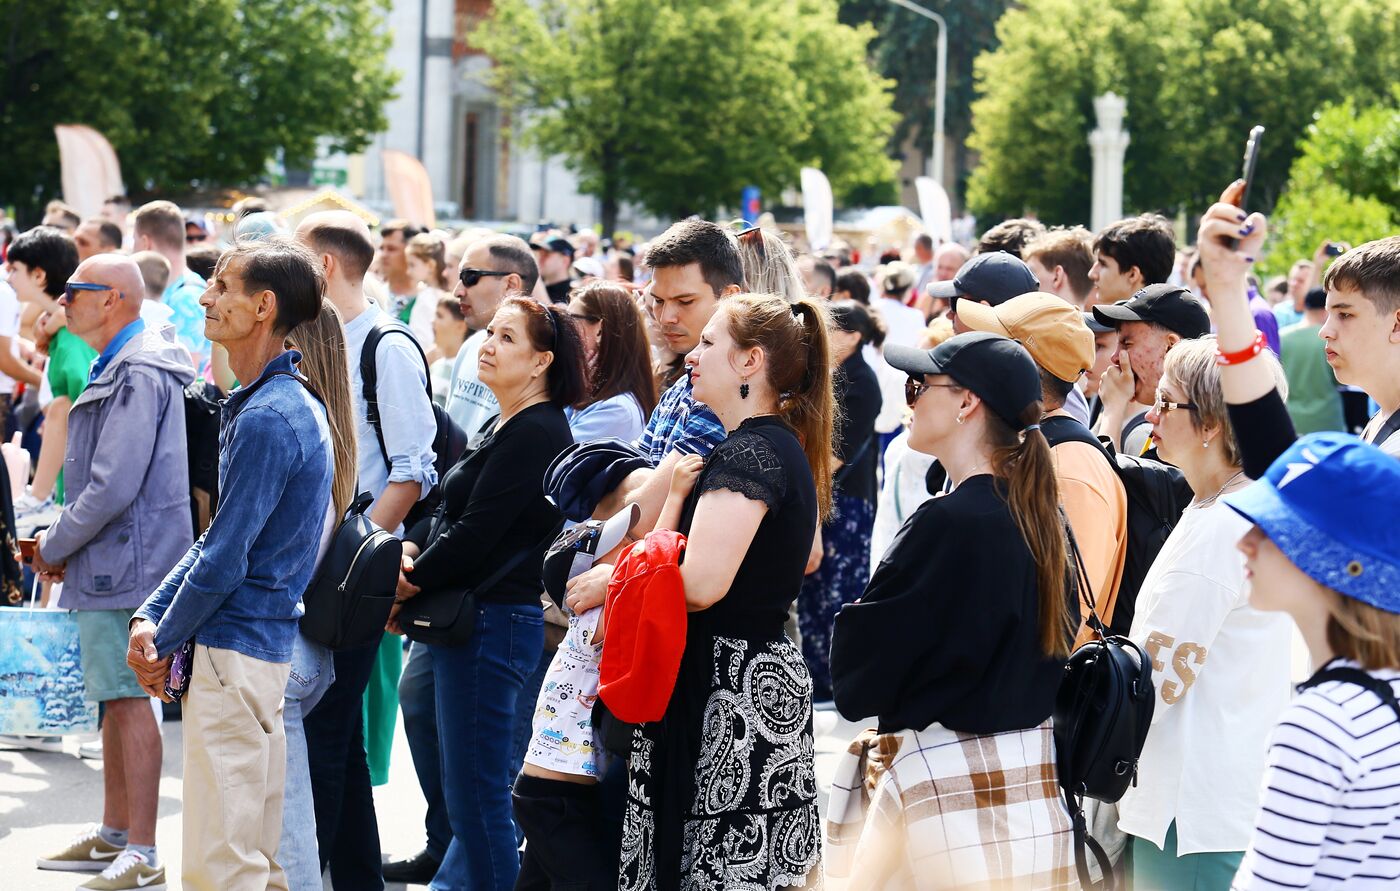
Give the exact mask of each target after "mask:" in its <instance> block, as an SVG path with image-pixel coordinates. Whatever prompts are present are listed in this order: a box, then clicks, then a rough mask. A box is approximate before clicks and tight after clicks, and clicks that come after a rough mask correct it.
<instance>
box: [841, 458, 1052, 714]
mask: <svg viewBox="0 0 1400 891" xmlns="http://www.w3.org/2000/svg"><path fill="white" fill-rule="evenodd" d="M1005 492H1006V486H1005V483H1004V482H1000V481H997V480H995V479H994V478H993V477H992V476H991V475H989V474H983V475H980V476H974V477H971V478H969V479H967V480H965V481H964V482H963V483H962V485H960V486H958V488H957V489H955V490H954V491H952V492H951V493H949V494H947V495H944V496H942V497H940V498H934V499H933V500H932V501H927V502H925V503H924V504H922V505H920V506H919V508H918V510H916V511H915V512H914V514H913V515H912V516H910V517H909V519H908V521H906V522H905V524H904V526H903V528H901V529H900V530H899V534H898V535H897V536H896V537H895V540H894V542H893V543H892V544H891V545H890V548H889V551H888V552H887V553H886V555H885V559H884V560H883V561H881V563H880V565H879V567H878V568H877V569H876V570H875V575H874V576H873V577H872V578H871V579H870V585H869V586H868V587H867V588H866V589H865V594H864V595H863V596H862V597H861V599H860V600H858V601H856V602H855V603H851V604H847V605H846V606H844V607H842V608H841V612H840V613H838V614H837V616H836V629H835V632H834V634H833V636H832V641H831V678H832V687H833V692H834V695H835V700H836V707H837V708H838V709H839V710H840V711H841V714H842V715H844V716H846V717H847V718H849V719H851V720H860V719H862V718H867V717H870V716H871V715H877V716H878V717H879V727H880V730H881V731H882V732H893V731H898V730H906V729H915V730H922V729H923V728H925V727H928V726H929V725H930V724H934V723H937V724H941V725H943V726H944V727H947V728H949V729H951V730H959V731H963V732H965V733H996V732H1000V731H1006V730H1022V729H1025V728H1028V727H1034V726H1036V725H1037V724H1040V723H1041V722H1042V721H1044V720H1045V719H1046V718H1048V717H1050V711H1051V709H1052V708H1053V706H1054V702H1055V691H1056V690H1057V689H1059V685H1060V677H1061V675H1062V674H1063V673H1064V664H1065V660H1063V659H1056V658H1047V657H1046V656H1045V655H1044V654H1043V653H1042V652H1041V649H1040V643H1039V614H1040V599H1039V586H1038V585H1037V583H1036V575H1035V561H1034V560H1033V559H1032V557H1031V552H1030V549H1029V548H1027V547H1026V544H1025V540H1024V539H1023V538H1022V537H1021V532H1020V530H1019V529H1018V528H1017V527H1016V521H1015V520H1014V519H1013V517H1012V515H1011V509H1010V507H1009V505H1008V504H1007V502H1006V500H1005ZM1073 597H1074V592H1073V590H1072V586H1070V590H1067V591H1066V602H1067V604H1068V605H1071V606H1072V605H1073ZM1066 637H1067V638H1068V628H1067V629H1066Z"/></svg>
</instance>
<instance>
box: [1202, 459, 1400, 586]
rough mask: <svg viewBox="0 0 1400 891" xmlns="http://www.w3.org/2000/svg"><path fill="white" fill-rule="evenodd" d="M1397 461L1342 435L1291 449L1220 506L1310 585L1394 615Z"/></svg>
mask: <svg viewBox="0 0 1400 891" xmlns="http://www.w3.org/2000/svg"><path fill="white" fill-rule="evenodd" d="M1396 492H1400V461H1397V460H1396V459H1395V458H1392V457H1391V456H1389V455H1387V454H1385V453H1384V452H1382V451H1381V450H1380V449H1378V448H1376V447H1375V446H1373V445H1370V444H1369V443H1365V442H1362V441H1361V440H1360V439H1358V438H1356V437H1355V436H1351V435H1350V434H1346V433H1312V434H1309V435H1307V436H1304V437H1303V438H1301V439H1299V440H1298V441H1297V442H1295V443H1294V444H1293V445H1292V446H1291V447H1289V449H1288V451H1286V452H1284V453H1283V454H1282V455H1280V456H1279V457H1278V460H1276V461H1275V462H1274V463H1273V464H1271V465H1270V466H1269V469H1268V471H1266V472H1265V474H1264V477H1263V478H1262V479H1260V480H1258V481H1257V482H1255V483H1254V484H1253V485H1251V486H1249V487H1248V488H1245V489H1241V490H1240V491H1238V492H1236V493H1234V494H1232V495H1227V496H1225V499H1224V501H1225V503H1226V504H1228V505H1229V506H1230V507H1232V508H1234V510H1235V512H1236V513H1238V514H1239V515H1240V516H1242V517H1244V518H1245V519H1246V520H1249V521H1250V522H1251V523H1253V524H1254V525H1256V526H1258V527H1259V528H1260V529H1262V530H1263V531H1264V534H1265V535H1267V536H1268V537H1269V539H1270V540H1271V541H1273V543H1274V544H1275V545H1277V546H1278V549H1279V550H1280V551H1283V554H1284V556H1286V557H1287V558H1288V559H1289V560H1291V561H1292V562H1293V565H1294V566H1296V567H1298V568H1299V569H1301V570H1302V571H1303V572H1304V573H1306V574H1307V575H1308V577H1309V578H1311V579H1313V580H1314V581H1316V582H1318V583H1319V584H1322V585H1326V586H1327V587H1329V588H1331V589H1333V590H1334V591H1338V592H1340V593H1342V594H1345V595H1346V596H1347V597H1351V598H1354V599H1356V600H1360V601H1361V602H1362V603H1368V604H1370V605H1371V606H1374V607H1376V608H1377V609H1382V610H1385V611H1386V612H1391V613H1400V507H1397V505H1396V501H1395V493H1396Z"/></svg>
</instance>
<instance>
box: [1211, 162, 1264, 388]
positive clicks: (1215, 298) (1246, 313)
mask: <svg viewBox="0 0 1400 891" xmlns="http://www.w3.org/2000/svg"><path fill="white" fill-rule="evenodd" d="M1244 186H1245V183H1244V180H1236V181H1235V182H1233V183H1231V184H1230V186H1229V187H1228V188H1226V189H1225V191H1224V192H1223V193H1222V194H1221V195H1220V201H1218V202H1217V203H1215V204H1214V205H1212V206H1211V208H1210V210H1208V211H1206V212H1205V215H1204V216H1202V217H1201V228H1200V230H1199V232H1198V233H1197V236H1196V248H1197V250H1198V251H1200V257H1201V264H1202V272H1203V274H1204V275H1205V279H1206V288H1207V290H1209V292H1210V305H1211V317H1212V320H1213V321H1214V322H1215V334H1216V344H1217V346H1218V348H1219V351H1220V353H1222V354H1223V355H1225V356H1231V355H1240V354H1242V353H1244V352H1246V351H1249V350H1251V349H1254V347H1255V344H1256V343H1257V342H1258V338H1259V336H1260V334H1259V331H1258V329H1257V328H1255V326H1254V316H1253V315H1252V314H1251V313H1250V310H1249V281H1248V276H1249V270H1250V269H1251V268H1252V267H1253V265H1254V261H1255V259H1256V258H1257V257H1258V256H1259V252H1260V250H1261V249H1262V248H1263V246H1264V239H1265V238H1266V237H1267V236H1268V234H1269V222H1268V220H1267V219H1266V218H1265V217H1264V215H1263V214H1261V213H1246V212H1245V211H1243V210H1241V209H1240V207H1239V202H1240V201H1241V200H1243V196H1244ZM1222 364H1225V363H1222ZM1221 384H1222V388H1223V390H1224V393H1225V400H1226V401H1227V402H1234V403H1243V402H1252V401H1253V400H1255V399H1258V398H1259V397H1261V396H1263V395H1264V394H1265V393H1267V392H1268V391H1269V390H1271V389H1273V387H1274V377H1273V372H1272V371H1271V370H1270V368H1269V367H1268V365H1267V364H1265V362H1263V361H1252V362H1251V361H1244V362H1238V363H1236V364H1227V365H1226V367H1225V368H1223V369H1222V375H1221Z"/></svg>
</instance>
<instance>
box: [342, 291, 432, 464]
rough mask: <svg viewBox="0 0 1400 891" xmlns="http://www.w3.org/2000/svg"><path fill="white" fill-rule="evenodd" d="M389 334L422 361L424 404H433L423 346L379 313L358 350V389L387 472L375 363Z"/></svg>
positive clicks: (400, 324) (394, 321)
mask: <svg viewBox="0 0 1400 891" xmlns="http://www.w3.org/2000/svg"><path fill="white" fill-rule="evenodd" d="M391 333H398V334H402V335H404V336H405V337H407V338H408V342H409V343H411V344H413V348H414V349H415V350H417V351H418V356H419V358H421V359H422V360H423V372H424V377H425V378H426V379H427V381H428V402H429V403H431V402H432V401H433V372H432V368H430V367H429V365H428V354H427V353H425V352H423V346H422V345H421V344H420V343H418V338H416V337H414V336H413V331H412V330H410V329H409V328H408V326H406V325H405V324H404V323H403V322H400V321H398V320H397V319H395V318H393V317H392V316H386V315H383V314H381V315H380V316H379V317H377V318H376V319H375V320H374V325H373V326H371V328H370V329H369V333H368V334H366V335H365V342H364V345H363V346H362V347H361V348H360V387H361V391H362V393H363V395H364V398H365V404H366V405H367V406H368V409H369V410H368V412H367V414H368V415H369V425H370V427H372V428H374V438H375V440H376V441H377V442H378V443H379V454H380V455H381V456H383V458H384V466H385V467H386V468H387V469H389V470H393V468H394V463H393V462H392V461H390V460H389V448H388V446H386V445H385V444H384V429H383V427H382V426H381V425H380V420H379V368H378V367H377V366H376V365H375V361H376V358H377V356H376V353H377V352H378V350H379V341H380V340H382V339H383V338H384V335H386V334H391Z"/></svg>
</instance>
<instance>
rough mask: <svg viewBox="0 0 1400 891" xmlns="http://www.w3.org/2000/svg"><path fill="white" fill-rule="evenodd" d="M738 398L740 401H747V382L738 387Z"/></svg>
mask: <svg viewBox="0 0 1400 891" xmlns="http://www.w3.org/2000/svg"><path fill="white" fill-rule="evenodd" d="M739 398H740V399H748V398H749V382H748V381H744V382H743V383H742V384H740V385H739Z"/></svg>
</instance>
